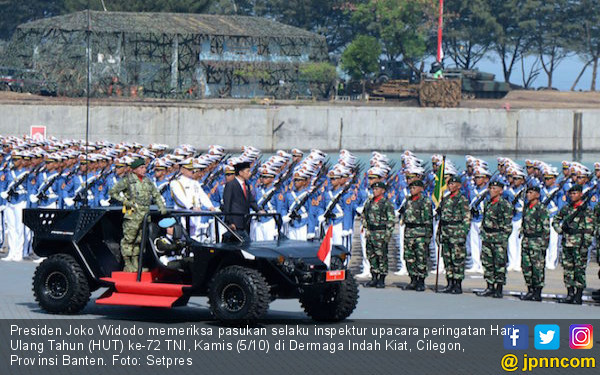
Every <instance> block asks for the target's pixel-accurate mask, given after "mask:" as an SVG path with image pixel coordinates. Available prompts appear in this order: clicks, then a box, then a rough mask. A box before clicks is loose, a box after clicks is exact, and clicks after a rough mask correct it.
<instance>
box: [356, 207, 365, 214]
mask: <svg viewBox="0 0 600 375" xmlns="http://www.w3.org/2000/svg"><path fill="white" fill-rule="evenodd" d="M364 209H365V208H364V207H357V208H356V213H358V214H359V215H360V214H362V213H363V210H364Z"/></svg>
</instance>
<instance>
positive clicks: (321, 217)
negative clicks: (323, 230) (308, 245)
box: [317, 215, 325, 224]
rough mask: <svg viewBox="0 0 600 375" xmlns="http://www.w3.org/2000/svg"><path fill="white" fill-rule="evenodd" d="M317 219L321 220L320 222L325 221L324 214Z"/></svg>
mask: <svg viewBox="0 0 600 375" xmlns="http://www.w3.org/2000/svg"><path fill="white" fill-rule="evenodd" d="M317 220H319V224H321V223H323V222H325V216H323V215H319V217H318V218H317Z"/></svg>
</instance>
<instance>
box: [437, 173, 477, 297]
mask: <svg viewBox="0 0 600 375" xmlns="http://www.w3.org/2000/svg"><path fill="white" fill-rule="evenodd" d="M461 186H462V183H461V181H460V178H458V177H456V176H452V177H450V179H449V180H448V190H449V191H450V194H449V195H448V196H446V197H444V200H443V201H442V203H441V205H440V231H441V234H440V239H441V245H442V258H443V259H444V265H445V267H446V280H448V286H446V288H445V289H444V290H443V292H444V293H452V294H461V293H462V285H461V284H462V281H463V279H464V278H465V258H466V256H467V247H466V243H467V235H468V234H469V228H470V226H471V210H470V209H469V201H468V200H467V198H465V196H464V195H462V194H461V193H460V188H461Z"/></svg>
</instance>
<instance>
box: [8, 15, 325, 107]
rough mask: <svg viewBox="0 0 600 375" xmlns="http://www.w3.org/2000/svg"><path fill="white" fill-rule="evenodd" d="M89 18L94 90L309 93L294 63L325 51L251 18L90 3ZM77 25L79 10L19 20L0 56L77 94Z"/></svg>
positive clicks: (307, 37)
mask: <svg viewBox="0 0 600 375" xmlns="http://www.w3.org/2000/svg"><path fill="white" fill-rule="evenodd" d="M89 21H90V25H91V28H90V29H91V31H90V52H89V55H90V72H91V89H90V92H91V95H92V96H96V97H106V96H144V97H155V98H184V99H193V98H204V97H252V96H263V95H273V96H275V97H277V98H289V97H294V96H296V95H309V92H308V83H307V82H301V81H300V80H299V67H300V65H301V64H303V63H308V62H312V61H323V60H325V59H327V45H326V43H325V38H324V37H321V36H319V35H317V34H314V33H311V32H308V31H305V30H302V29H298V28H295V27H291V26H287V25H284V24H281V23H278V22H275V21H272V20H269V19H265V18H259V17H244V16H215V15H205V14H173V13H124V12H95V11H92V12H89ZM87 28H88V12H87V11H83V12H77V13H72V14H68V15H65V16H58V17H52V18H47V19H42V20H37V21H33V22H29V23H26V24H23V25H20V26H19V27H18V29H17V31H16V32H15V34H14V36H13V38H12V40H11V42H10V44H9V46H8V47H7V50H6V54H5V57H4V59H3V61H2V65H4V66H12V67H18V68H23V69H29V70H30V72H31V73H32V74H35V76H36V80H38V81H43V82H46V84H47V85H48V86H50V89H51V91H52V90H54V91H55V92H56V93H57V94H59V95H66V96H84V95H85V94H86V88H87V80H86V76H87V58H86V50H87V32H86V30H87Z"/></svg>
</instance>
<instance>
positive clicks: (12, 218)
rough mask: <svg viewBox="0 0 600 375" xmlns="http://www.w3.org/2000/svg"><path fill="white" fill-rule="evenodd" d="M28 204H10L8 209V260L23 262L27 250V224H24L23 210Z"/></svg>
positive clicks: (6, 213) (6, 211)
mask: <svg viewBox="0 0 600 375" xmlns="http://www.w3.org/2000/svg"><path fill="white" fill-rule="evenodd" d="M25 207H27V202H20V203H17V204H9V205H8V206H7V208H6V210H5V211H4V212H5V217H6V240H7V242H8V256H7V257H6V259H10V260H15V261H21V260H23V253H24V251H26V250H28V249H27V248H25V244H26V242H25V224H23V209H24V208H25Z"/></svg>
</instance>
